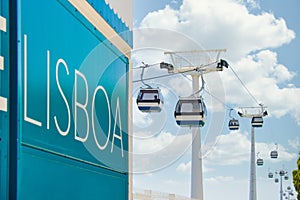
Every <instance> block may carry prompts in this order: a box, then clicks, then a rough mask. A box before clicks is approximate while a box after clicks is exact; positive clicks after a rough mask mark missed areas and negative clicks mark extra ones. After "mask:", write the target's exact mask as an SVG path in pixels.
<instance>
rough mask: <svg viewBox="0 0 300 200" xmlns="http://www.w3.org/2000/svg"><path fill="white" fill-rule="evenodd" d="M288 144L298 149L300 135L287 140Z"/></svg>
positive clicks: (299, 146)
mask: <svg viewBox="0 0 300 200" xmlns="http://www.w3.org/2000/svg"><path fill="white" fill-rule="evenodd" d="M288 143H289V145H290V146H291V147H292V148H294V149H300V137H295V138H294V139H291V140H288Z"/></svg>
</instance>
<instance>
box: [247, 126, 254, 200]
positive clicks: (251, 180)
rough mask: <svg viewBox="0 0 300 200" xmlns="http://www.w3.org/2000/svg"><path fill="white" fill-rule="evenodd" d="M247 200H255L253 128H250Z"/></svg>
mask: <svg viewBox="0 0 300 200" xmlns="http://www.w3.org/2000/svg"><path fill="white" fill-rule="evenodd" d="M249 200H256V166H255V137H254V127H251V155H250V194H249Z"/></svg>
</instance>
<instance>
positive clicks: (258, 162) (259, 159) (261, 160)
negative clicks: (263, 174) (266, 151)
mask: <svg viewBox="0 0 300 200" xmlns="http://www.w3.org/2000/svg"><path fill="white" fill-rule="evenodd" d="M256 164H257V166H262V165H263V164H264V160H263V159H262V158H258V159H257V160H256Z"/></svg>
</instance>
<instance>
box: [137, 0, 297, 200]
mask: <svg viewBox="0 0 300 200" xmlns="http://www.w3.org/2000/svg"><path fill="white" fill-rule="evenodd" d="M299 8H300V2H299V1H297V0H287V1H281V0H261V1H255V0H247V1H242V0H221V1H220V0H219V1H218V0H183V1H174V0H173V1H170V0H168V1H167V0H151V1H150V0H139V1H134V18H135V19H134V21H135V24H134V26H135V30H134V35H135V42H134V44H135V46H134V51H133V61H134V62H133V64H134V67H137V66H138V65H140V64H141V62H146V63H148V64H153V63H159V62H161V61H162V60H166V61H168V58H166V57H165V56H164V55H163V52H164V51H165V50H171V51H178V50H195V49H196V48H197V47H198V48H202V49H203V48H205V49H211V48H227V52H226V53H224V54H222V55H221V57H222V58H224V59H226V60H227V61H228V62H229V63H230V64H231V66H232V67H233V68H234V69H235V71H236V72H237V73H238V75H239V77H240V78H241V79H242V80H243V82H244V83H245V85H246V86H247V88H248V89H249V90H250V91H251V93H252V94H253V95H254V96H255V98H256V99H257V100H258V101H259V102H261V103H264V104H265V105H266V106H268V112H269V113H270V115H269V116H268V117H267V118H265V122H264V126H263V128H261V129H256V133H255V135H256V151H257V152H260V154H259V155H260V157H261V158H263V159H264V161H265V163H264V166H262V167H257V192H258V199H272V200H273V199H279V185H278V184H275V183H274V180H270V179H268V177H267V174H268V172H269V171H270V170H271V171H274V170H279V169H282V168H284V169H285V170H287V171H288V173H289V175H290V179H289V180H288V181H284V187H286V186H287V185H291V181H292V179H291V171H292V170H293V169H295V168H296V160H297V157H298V151H299V150H300V135H299V127H300V110H299V107H300V77H299V76H300V70H299V63H300V57H299V55H298V53H297V52H300V39H299V35H300V26H299V24H297V20H296V19H299V18H300V13H299V11H298V10H299ZM214 13H215V14H214ZM211 56H212V57H214V55H211ZM139 73H140V71H139V70H138V69H135V70H134V77H133V78H134V80H138V79H139V75H140V74H139ZM162 74H166V72H165V71H164V72H162V71H161V70H159V69H158V66H154V67H153V68H149V69H148V70H146V72H145V77H154V76H157V75H162ZM205 81H206V88H207V89H208V90H209V91H210V92H211V93H212V94H214V95H216V96H218V98H220V99H221V101H222V102H223V103H225V104H226V105H227V106H229V107H233V108H238V107H240V106H253V105H256V103H255V102H254V101H253V99H252V98H251V97H250V96H249V94H248V93H247V92H246V91H245V90H244V88H243V87H242V85H241V84H240V83H239V81H238V80H237V78H236V77H234V76H233V74H232V72H231V71H230V70H229V69H225V71H224V72H221V73H217V74H212V75H207V76H205ZM147 83H149V84H152V85H153V86H158V87H160V88H161V89H162V92H163V94H164V97H165V99H164V100H165V105H164V110H163V112H162V113H160V114H143V113H141V112H139V111H138V110H137V108H136V106H135V105H133V107H134V112H133V115H134V118H133V119H134V136H135V140H134V142H135V143H134V150H135V152H134V154H135V157H134V158H135V160H134V167H135V168H134V170H135V169H136V170H137V171H138V172H139V174H135V175H134V188H135V189H136V190H138V189H152V190H154V191H160V192H165V193H175V194H180V195H184V196H189V195H190V160H191V158H190V157H191V149H190V143H191V140H192V138H191V134H190V132H191V131H190V129H189V128H179V127H177V126H176V124H175V123H174V119H173V114H172V113H173V109H174V105H175V103H176V101H177V96H179V95H188V94H189V92H188V91H190V89H191V84H190V81H189V80H188V79H187V78H185V77H183V76H172V77H168V78H164V79H155V80H151V81H149V82H147ZM218 83H220V84H218ZM141 86H142V85H141V83H134V85H133V87H134V88H133V89H134V94H136V93H137V91H138V88H139V87H141ZM203 96H204V98H205V100H206V104H207V106H208V117H207V123H206V126H205V127H204V128H202V129H201V137H202V142H203V146H204V145H208V146H209V148H208V150H207V151H206V150H205V157H204V164H203V166H204V197H205V199H208V200H216V199H219V198H221V197H224V194H226V195H228V197H230V199H232V200H240V199H247V198H248V191H249V173H250V172H249V149H250V143H249V141H250V137H249V131H250V121H249V119H241V118H239V120H240V123H241V129H240V130H239V131H231V132H230V131H229V130H228V128H227V123H228V120H229V118H228V109H227V107H224V105H222V104H220V102H219V101H218V100H216V99H214V98H212V97H211V96H210V95H208V94H207V93H206V94H205V93H204V94H203ZM133 102H135V101H133ZM233 115H234V116H235V117H236V118H237V117H238V116H237V115H236V114H235V113H233ZM209 139H212V140H213V141H214V142H215V143H214V144H213V145H210V144H209V141H210V140H209ZM275 143H278V147H279V148H278V152H279V157H278V159H277V160H272V159H270V158H269V153H270V151H271V150H274V149H275V148H276V146H275Z"/></svg>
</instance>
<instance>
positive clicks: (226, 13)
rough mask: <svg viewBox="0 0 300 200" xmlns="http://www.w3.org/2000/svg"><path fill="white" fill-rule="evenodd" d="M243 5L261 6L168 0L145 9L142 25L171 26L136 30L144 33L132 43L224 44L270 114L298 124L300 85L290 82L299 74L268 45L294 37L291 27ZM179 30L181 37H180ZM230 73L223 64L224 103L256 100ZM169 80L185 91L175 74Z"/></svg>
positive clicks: (250, 1)
mask: <svg viewBox="0 0 300 200" xmlns="http://www.w3.org/2000/svg"><path fill="white" fill-rule="evenodd" d="M247 5H248V6H249V5H252V6H254V7H255V6H256V7H259V5H258V3H257V1H255V0H247V1H239V0H222V1H220V0H209V1H208V0H183V3H182V5H181V7H180V8H179V9H178V10H176V9H172V8H171V7H169V6H166V7H165V8H164V9H162V10H158V11H154V12H151V13H149V14H148V15H147V16H146V17H145V18H144V19H143V21H142V22H141V24H140V27H141V28H154V29H155V28H159V29H168V30H172V31H173V32H171V31H170V32H168V33H163V32H162V31H160V33H159V34H157V33H156V34H153V33H155V31H154V29H152V30H151V31H149V33H148V34H143V35H142V36H143V37H142V36H141V35H139V36H141V37H142V39H140V38H139V37H137V38H135V45H137V46H139V45H141V43H142V44H147V45H146V46H151V45H153V46H155V45H158V47H164V48H163V49H168V48H169V49H171V50H173V51H176V50H194V49H195V48H197V47H198V49H199V47H200V48H201V45H202V46H204V47H205V48H207V49H214V48H224V47H226V48H227V49H228V53H227V54H226V56H225V57H227V58H229V60H231V64H232V65H233V66H234V68H235V69H236V72H237V73H238V74H239V76H240V78H241V79H242V80H243V82H244V83H245V85H246V86H247V88H248V89H249V90H250V91H251V93H252V94H253V95H254V96H255V98H256V99H257V100H258V101H260V102H259V103H263V104H264V105H267V106H268V110H269V113H270V115H271V116H276V117H282V116H283V115H286V114H290V115H291V116H292V117H293V118H294V119H295V120H296V121H297V123H298V124H299V125H300V88H297V87H295V85H294V84H293V83H292V82H291V81H293V78H295V77H296V75H297V74H296V73H295V72H291V71H290V70H289V69H288V67H286V66H284V65H283V64H280V63H278V60H277V54H276V52H274V51H271V50H266V49H268V48H272V49H274V48H276V47H280V46H282V45H284V44H288V43H289V42H291V41H292V40H293V39H294V38H295V33H294V31H293V30H290V29H288V27H287V25H286V22H285V20H284V19H282V18H276V17H275V16H274V14H273V13H270V12H261V13H260V14H252V13H250V12H249V9H248V7H247ZM250 7H251V6H250ZM176 34H177V35H176ZM179 34H182V35H183V36H184V37H181V38H180V37H179V36H178V35H179ZM147 36H148V37H147ZM186 38H192V39H190V40H194V43H195V44H198V45H195V44H194V43H193V45H191V43H188V42H187V40H186ZM174 41H175V42H174ZM230 73H231V72H230V69H225V71H224V72H222V74H220V76H221V79H222V80H223V84H224V88H225V91H226V103H229V104H235V105H238V106H245V105H254V103H255V102H254V101H253V100H252V99H251V97H250V96H249V95H248V94H247V93H246V92H245V90H244V89H243V87H241V84H240V83H239V82H237V79H236V78H235V77H233V75H232V73H231V74H230ZM171 84H172V85H174V86H177V87H175V88H177V90H178V89H182V88H185V89H183V90H181V93H182V91H184V92H185V93H187V91H188V90H187V89H188V85H184V84H182V82H181V79H180V78H179V79H178V78H176V79H173V80H172V82H171ZM209 84H210V86H209V87H213V86H212V85H211V83H209ZM178 85H181V87H178ZM176 92H178V93H180V91H176ZM255 105H256V103H255Z"/></svg>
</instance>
